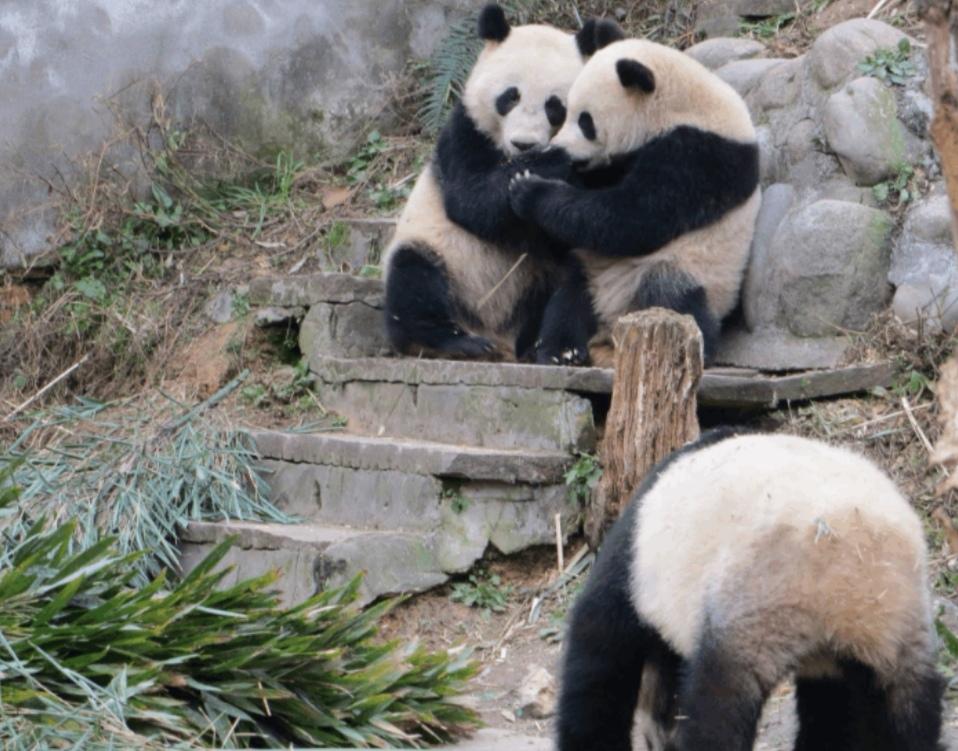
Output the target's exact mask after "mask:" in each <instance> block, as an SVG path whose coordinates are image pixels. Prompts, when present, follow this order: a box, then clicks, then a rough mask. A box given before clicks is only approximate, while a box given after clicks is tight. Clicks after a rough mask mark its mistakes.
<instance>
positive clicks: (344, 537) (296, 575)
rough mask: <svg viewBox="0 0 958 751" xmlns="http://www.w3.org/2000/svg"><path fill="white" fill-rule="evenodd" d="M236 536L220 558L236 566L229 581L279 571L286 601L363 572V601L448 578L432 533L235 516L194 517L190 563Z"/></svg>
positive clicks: (185, 549) (187, 542)
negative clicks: (236, 519) (260, 521)
mask: <svg viewBox="0 0 958 751" xmlns="http://www.w3.org/2000/svg"><path fill="white" fill-rule="evenodd" d="M229 537H234V538H235V540H236V541H235V543H234V545H233V547H232V549H231V550H230V551H229V553H228V554H227V555H226V557H225V558H224V559H223V561H222V562H221V563H220V568H226V567H232V570H231V571H230V572H229V573H228V574H227V576H226V577H225V578H224V580H223V586H230V585H231V584H235V583H237V582H238V581H241V580H243V579H247V578H251V577H258V576H263V575H264V574H266V573H268V572H269V571H272V570H278V571H279V573H280V577H279V579H278V581H277V590H278V591H279V593H280V599H281V601H282V602H283V604H285V605H293V604H296V603H298V602H302V601H303V600H304V599H306V598H307V597H311V596H312V595H314V594H316V593H317V592H319V591H321V590H322V589H324V588H326V587H338V586H342V585H343V584H345V583H346V582H348V581H349V580H350V579H351V578H352V577H353V576H355V575H356V574H358V573H360V572H363V573H364V579H363V583H362V586H361V588H360V601H361V602H363V603H367V602H371V601H372V600H374V599H376V598H377V597H381V596H383V595H389V594H399V593H402V592H420V591H424V590H426V589H429V588H431V587H434V586H437V585H438V584H442V583H443V582H444V581H446V579H447V576H446V575H445V574H444V573H443V572H442V571H440V570H439V568H438V564H437V559H436V553H435V551H434V543H433V540H432V539H431V538H430V537H428V536H424V535H415V534H408V533H401V532H369V531H365V530H353V529H347V528H336V527H328V526H319V525H309V524H291V525H285V524H257V523H251V522H233V521H229V522H191V523H190V524H189V525H188V526H187V527H186V529H185V530H184V533H183V536H182V542H181V545H180V551H181V557H180V565H181V567H182V568H183V570H184V571H190V570H192V568H193V567H195V566H196V565H197V564H198V563H199V562H200V561H201V560H203V558H204V557H205V556H206V555H207V554H208V553H209V552H210V551H211V550H212V548H213V547H214V546H215V545H216V544H218V543H220V542H222V541H223V540H225V539H227V538H229Z"/></svg>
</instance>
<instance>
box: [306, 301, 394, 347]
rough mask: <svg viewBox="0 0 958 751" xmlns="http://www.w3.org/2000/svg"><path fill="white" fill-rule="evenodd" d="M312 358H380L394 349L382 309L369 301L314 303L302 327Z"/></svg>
mask: <svg viewBox="0 0 958 751" xmlns="http://www.w3.org/2000/svg"><path fill="white" fill-rule="evenodd" d="M299 348H300V351H302V352H305V353H306V354H307V355H308V356H309V357H377V356H382V355H387V354H389V353H390V352H391V351H392V347H391V346H390V344H389V342H388V340H387V339H386V330H385V327H384V326H383V312H382V310H381V309H380V308H377V307H375V306H374V305H371V304H369V303H366V302H347V303H329V302H317V303H313V304H312V305H311V306H310V308H309V312H307V313H306V317H305V318H303V322H302V323H301V324H300V327H299Z"/></svg>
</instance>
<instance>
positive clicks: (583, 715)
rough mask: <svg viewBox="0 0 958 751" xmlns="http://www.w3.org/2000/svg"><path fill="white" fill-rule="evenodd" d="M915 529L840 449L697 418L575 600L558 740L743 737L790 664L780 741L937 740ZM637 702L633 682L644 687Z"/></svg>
mask: <svg viewBox="0 0 958 751" xmlns="http://www.w3.org/2000/svg"><path fill="white" fill-rule="evenodd" d="M926 577H927V570H926V550H925V541H924V536H923V534H922V526H921V523H920V522H919V520H918V517H917V515H916V514H915V513H914V511H913V510H912V508H911V507H910V506H909V504H908V502H907V501H906V500H905V499H904V498H903V497H902V496H901V494H900V493H899V492H898V490H897V489H896V488H895V486H894V484H893V483H892V482H891V481H890V480H889V479H888V478H887V477H886V476H885V475H884V474H883V473H882V472H880V471H879V470H878V469H877V468H876V467H875V466H874V465H873V464H871V462H869V461H868V460H866V459H864V458H863V457H861V456H858V455H857V454H855V453H852V452H850V451H847V450H845V449H841V448H835V447H831V446H828V445H825V444H823V443H820V442H817V441H812V440H808V439H805V438H799V437H794V436H787V435H761V434H750V435H736V434H735V433H733V432H731V431H729V430H718V431H714V432H711V433H706V434H705V435H703V437H702V438H701V439H700V440H699V441H698V442H696V443H694V444H691V445H689V446H688V447H686V448H683V449H681V450H680V451H678V452H677V453H675V454H673V455H672V456H671V457H669V458H668V459H667V460H666V461H664V462H663V463H661V464H660V465H658V466H657V467H656V468H655V469H654V470H653V471H652V472H651V473H650V475H649V477H648V478H646V480H645V481H644V482H643V484H642V485H641V487H639V489H638V491H637V492H636V494H635V497H634V498H633V500H632V502H631V505H630V506H629V507H628V508H627V510H626V511H625V512H624V513H623V515H622V516H621V517H620V518H619V520H618V521H617V522H616V523H615V525H614V526H613V527H612V529H611V530H610V532H609V534H608V535H607V537H606V539H605V542H604V544H603V546H602V548H601V550H600V551H599V556H598V559H597V562H596V564H595V567H594V569H593V572H592V574H591V577H590V579H589V581H588V583H587V584H586V587H585V588H584V590H583V592H582V594H581V595H580V596H579V598H578V599H577V601H576V604H575V606H574V608H573V611H572V614H571V618H570V625H569V630H568V636H567V639H566V643H567V645H566V651H565V655H564V663H563V670H562V679H561V689H560V698H559V708H558V747H559V751H596V750H597V749H602V751H629V750H630V749H631V748H632V745H631V739H630V735H631V731H632V724H633V716H634V714H635V711H636V704H637V701H638V697H639V694H640V689H641V691H642V694H643V697H644V695H645V694H646V693H647V690H646V686H644V685H643V681H644V680H646V679H647V678H649V677H650V676H651V677H652V678H654V679H655V686H654V691H655V693H656V694H657V695H654V696H652V697H651V699H650V700H647V701H646V706H647V707H649V708H650V709H651V712H652V714H653V719H654V720H655V722H656V724H655V725H653V726H651V727H650V728H649V732H646V735H645V738H644V739H643V740H644V743H645V746H646V747H648V748H649V749H658V748H661V747H662V744H663V743H664V747H665V748H666V749H668V751H747V750H748V749H751V748H752V745H753V743H754V740H755V735H756V726H757V724H758V720H759V715H760V713H761V710H762V706H763V704H764V702H765V700H766V698H767V697H768V696H769V693H770V692H771V691H772V689H774V688H775V686H776V685H777V684H778V683H779V682H780V681H782V680H783V679H785V678H786V677H788V676H789V675H794V676H795V677H796V685H797V705H798V720H799V730H798V737H797V740H796V742H795V746H794V748H795V749H796V751H839V750H841V751H940V749H941V746H940V745H939V734H940V730H941V698H942V693H943V687H944V682H943V680H942V678H941V677H940V676H939V674H938V672H937V671H936V668H935V651H936V636H935V634H934V630H933V626H932V617H931V608H930V602H929V594H928V590H927V579H926ZM644 698H646V699H648V697H644Z"/></svg>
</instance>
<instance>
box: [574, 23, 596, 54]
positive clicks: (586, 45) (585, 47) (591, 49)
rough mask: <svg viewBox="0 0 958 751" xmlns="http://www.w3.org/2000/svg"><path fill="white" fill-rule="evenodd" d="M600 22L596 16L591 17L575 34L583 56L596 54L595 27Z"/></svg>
mask: <svg viewBox="0 0 958 751" xmlns="http://www.w3.org/2000/svg"><path fill="white" fill-rule="evenodd" d="M597 24H598V21H596V20H595V19H594V18H589V19H587V20H586V22H585V23H584V24H582V28H581V29H579V32H578V33H577V34H576V35H575V43H576V46H578V48H579V54H580V55H582V57H592V56H593V55H594V54H595V51H596V49H597V48H596V46H595V27H596V25H597Z"/></svg>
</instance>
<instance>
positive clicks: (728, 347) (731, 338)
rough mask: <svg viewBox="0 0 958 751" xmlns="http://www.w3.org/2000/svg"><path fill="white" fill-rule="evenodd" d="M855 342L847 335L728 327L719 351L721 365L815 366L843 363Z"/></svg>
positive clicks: (773, 368) (770, 368)
mask: <svg viewBox="0 0 958 751" xmlns="http://www.w3.org/2000/svg"><path fill="white" fill-rule="evenodd" d="M850 344H851V342H850V340H849V339H848V338H846V337H840V336H828V337H798V336H793V335H791V334H789V333H788V332H785V331H778V330H772V329H762V330H759V331H755V332H749V331H745V330H740V329H739V330H731V331H726V332H725V333H724V334H723V335H722V341H721V344H720V345H719V350H718V352H717V353H716V355H715V362H716V364H718V365H731V366H734V367H738V368H756V369H758V370H763V371H773V372H778V371H791V370H813V369H818V368H836V367H838V366H839V365H841V363H842V360H843V358H844V356H845V353H846V352H847V351H848V348H849V346H850Z"/></svg>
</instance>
